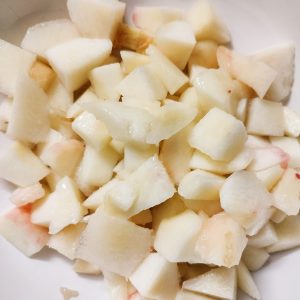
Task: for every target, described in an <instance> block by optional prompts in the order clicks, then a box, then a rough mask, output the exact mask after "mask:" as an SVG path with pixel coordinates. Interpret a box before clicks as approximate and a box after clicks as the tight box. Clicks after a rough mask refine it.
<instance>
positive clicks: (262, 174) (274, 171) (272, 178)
mask: <svg viewBox="0 0 300 300" xmlns="http://www.w3.org/2000/svg"><path fill="white" fill-rule="evenodd" d="M283 173H284V169H283V168H282V167H281V166H280V165H275V166H273V167H270V168H268V169H265V170H261V171H258V172H255V175H256V177H257V178H258V179H259V180H261V181H262V182H263V184H264V186H265V187H266V188H267V189H268V191H271V190H272V188H273V187H274V185H275V184H276V183H277V182H278V181H279V179H280V178H281V176H282V175H283Z"/></svg>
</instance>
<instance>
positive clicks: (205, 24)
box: [187, 0, 231, 44]
mask: <svg viewBox="0 0 300 300" xmlns="http://www.w3.org/2000/svg"><path fill="white" fill-rule="evenodd" d="M187 21H188V22H189V23H190V24H191V26H192V28H193V30H194V33H195V35H196V38H197V40H213V41H216V42H217V43H220V44H223V43H228V42H230V40H231V37H230V33H229V30H228V29H227V27H226V26H225V24H223V22H222V20H221V19H220V17H219V16H218V14H217V13H216V12H215V11H214V9H213V8H212V6H211V5H210V3H209V1H205V0H198V1H196V2H195V3H194V4H193V5H192V7H191V8H190V9H189V11H188V15H187Z"/></svg>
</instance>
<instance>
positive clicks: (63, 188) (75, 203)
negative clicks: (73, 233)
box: [31, 177, 87, 234]
mask: <svg viewBox="0 0 300 300" xmlns="http://www.w3.org/2000/svg"><path fill="white" fill-rule="evenodd" d="M81 201H82V196H81V194H80V191H79V190H78V188H77V186H76V185H75V183H74V182H73V180H72V179H71V178H69V177H64V178H62V179H61V180H60V181H59V182H58V183H57V185H56V187H55V191H54V192H53V193H51V194H49V195H48V196H46V197H45V198H44V199H42V200H39V201H37V202H36V203H34V206H33V209H32V215H31V221H32V223H34V224H38V225H42V226H46V227H49V233H50V234H56V233H58V232H60V231H61V230H62V229H64V228H65V227H67V226H68V225H71V224H77V223H79V222H80V220H81V219H82V217H83V216H84V215H85V214H86V212H87V210H86V209H85V208H84V207H83V206H82V204H81Z"/></svg>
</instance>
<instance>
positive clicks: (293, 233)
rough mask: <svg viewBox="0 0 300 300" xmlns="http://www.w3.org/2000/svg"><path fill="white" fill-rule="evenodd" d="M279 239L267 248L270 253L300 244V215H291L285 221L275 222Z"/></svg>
mask: <svg viewBox="0 0 300 300" xmlns="http://www.w3.org/2000/svg"><path fill="white" fill-rule="evenodd" d="M274 226H275V230H276V233H277V236H278V241H277V242H276V243H274V244H273V245H271V246H269V247H268V248H267V249H266V250H267V251H268V252H269V253H274V252H278V251H284V250H289V249H292V248H295V247H298V246H299V245H300V216H299V215H297V216H289V217H287V218H286V219H285V220H284V221H283V222H281V223H279V224H274Z"/></svg>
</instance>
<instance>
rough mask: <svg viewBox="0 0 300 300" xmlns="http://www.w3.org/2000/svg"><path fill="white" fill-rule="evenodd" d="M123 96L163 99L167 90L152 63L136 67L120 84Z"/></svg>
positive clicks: (119, 88)
mask: <svg viewBox="0 0 300 300" xmlns="http://www.w3.org/2000/svg"><path fill="white" fill-rule="evenodd" d="M117 89H118V91H119V92H120V93H121V95H122V96H126V97H134V98H145V99H147V100H163V99H165V98H166V96H167V90H166V88H165V87H164V85H163V83H162V81H161V80H160V78H158V76H157V75H156V73H155V72H154V70H153V67H152V66H151V65H146V66H141V67H138V68H135V69H134V70H133V71H132V72H131V73H129V74H128V75H127V76H126V77H125V78H124V79H123V80H122V81H121V82H120V84H119V85H118V88H117Z"/></svg>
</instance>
